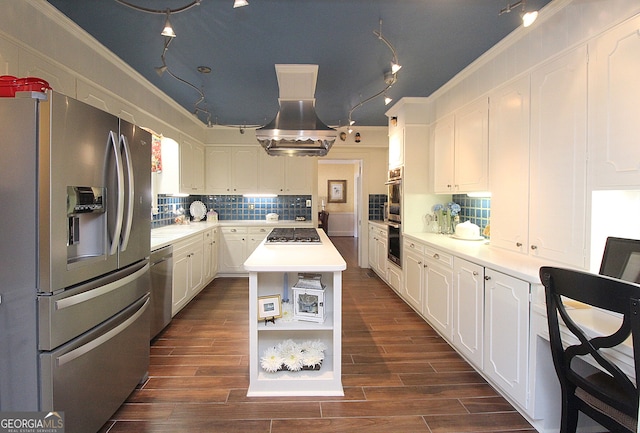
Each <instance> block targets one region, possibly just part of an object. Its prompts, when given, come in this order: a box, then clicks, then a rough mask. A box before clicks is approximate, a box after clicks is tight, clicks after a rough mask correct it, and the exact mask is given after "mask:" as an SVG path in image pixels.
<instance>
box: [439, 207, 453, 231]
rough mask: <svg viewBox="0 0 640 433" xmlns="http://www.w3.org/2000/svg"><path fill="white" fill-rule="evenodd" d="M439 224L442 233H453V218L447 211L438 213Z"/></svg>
mask: <svg viewBox="0 0 640 433" xmlns="http://www.w3.org/2000/svg"><path fill="white" fill-rule="evenodd" d="M438 223H439V224H440V233H442V234H445V235H446V234H450V233H451V216H450V215H449V212H447V211H446V210H441V211H438Z"/></svg>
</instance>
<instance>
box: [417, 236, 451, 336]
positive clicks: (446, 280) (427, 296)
mask: <svg viewBox="0 0 640 433" xmlns="http://www.w3.org/2000/svg"><path fill="white" fill-rule="evenodd" d="M424 267H425V271H426V272H425V277H424V287H425V293H424V316H425V318H426V319H427V321H428V322H429V323H430V324H431V326H432V327H433V328H434V329H436V330H437V331H438V332H440V334H441V335H442V336H443V337H445V338H446V339H447V340H449V341H451V340H452V338H453V256H451V254H448V253H445V252H443V251H440V250H436V249H433V248H431V247H429V246H427V247H425V254H424Z"/></svg>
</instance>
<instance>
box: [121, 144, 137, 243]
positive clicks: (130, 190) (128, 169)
mask: <svg viewBox="0 0 640 433" xmlns="http://www.w3.org/2000/svg"><path fill="white" fill-rule="evenodd" d="M119 147H122V149H123V150H124V161H123V162H124V163H125V167H124V171H125V173H126V175H127V191H126V196H127V212H126V213H127V215H126V218H125V219H124V225H123V232H122V236H121V241H120V251H125V250H126V249H127V245H129V237H130V235H131V226H132V225H133V207H134V205H135V193H134V191H135V185H134V177H133V161H132V158H131V148H130V147H129V143H128V142H127V137H125V136H124V135H123V134H120V143H119Z"/></svg>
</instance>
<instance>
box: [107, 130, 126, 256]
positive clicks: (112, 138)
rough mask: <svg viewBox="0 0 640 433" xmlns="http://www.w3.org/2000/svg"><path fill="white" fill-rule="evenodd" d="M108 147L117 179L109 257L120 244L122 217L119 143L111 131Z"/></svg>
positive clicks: (122, 176)
mask: <svg viewBox="0 0 640 433" xmlns="http://www.w3.org/2000/svg"><path fill="white" fill-rule="evenodd" d="M108 142H109V143H108V145H110V146H111V148H112V149H113V153H114V158H115V161H116V179H117V183H118V186H117V199H116V215H115V217H116V225H115V228H114V230H113V236H112V238H111V249H110V251H109V254H110V255H114V254H116V253H117V252H118V245H119V243H120V233H121V232H122V219H123V217H124V182H123V180H124V179H123V178H124V168H123V167H122V155H121V154H120V149H119V147H120V145H119V144H120V143H119V141H118V140H116V134H115V133H114V132H113V131H109V140H108Z"/></svg>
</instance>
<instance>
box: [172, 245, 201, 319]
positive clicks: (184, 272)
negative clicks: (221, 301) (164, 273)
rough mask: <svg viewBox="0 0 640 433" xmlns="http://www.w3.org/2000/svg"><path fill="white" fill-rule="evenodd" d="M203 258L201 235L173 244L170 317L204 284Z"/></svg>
mask: <svg viewBox="0 0 640 433" xmlns="http://www.w3.org/2000/svg"><path fill="white" fill-rule="evenodd" d="M203 256H204V245H203V236H202V234H199V235H195V236H192V237H189V238H187V239H185V240H183V241H180V242H177V243H176V244H174V246H173V285H172V308H171V315H172V316H175V315H176V313H177V312H178V311H180V310H181V309H182V308H183V307H184V306H185V305H187V303H188V302H189V301H190V300H191V299H193V297H194V296H195V295H197V294H198V292H199V291H200V290H201V289H202V287H203V282H204V262H203Z"/></svg>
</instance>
